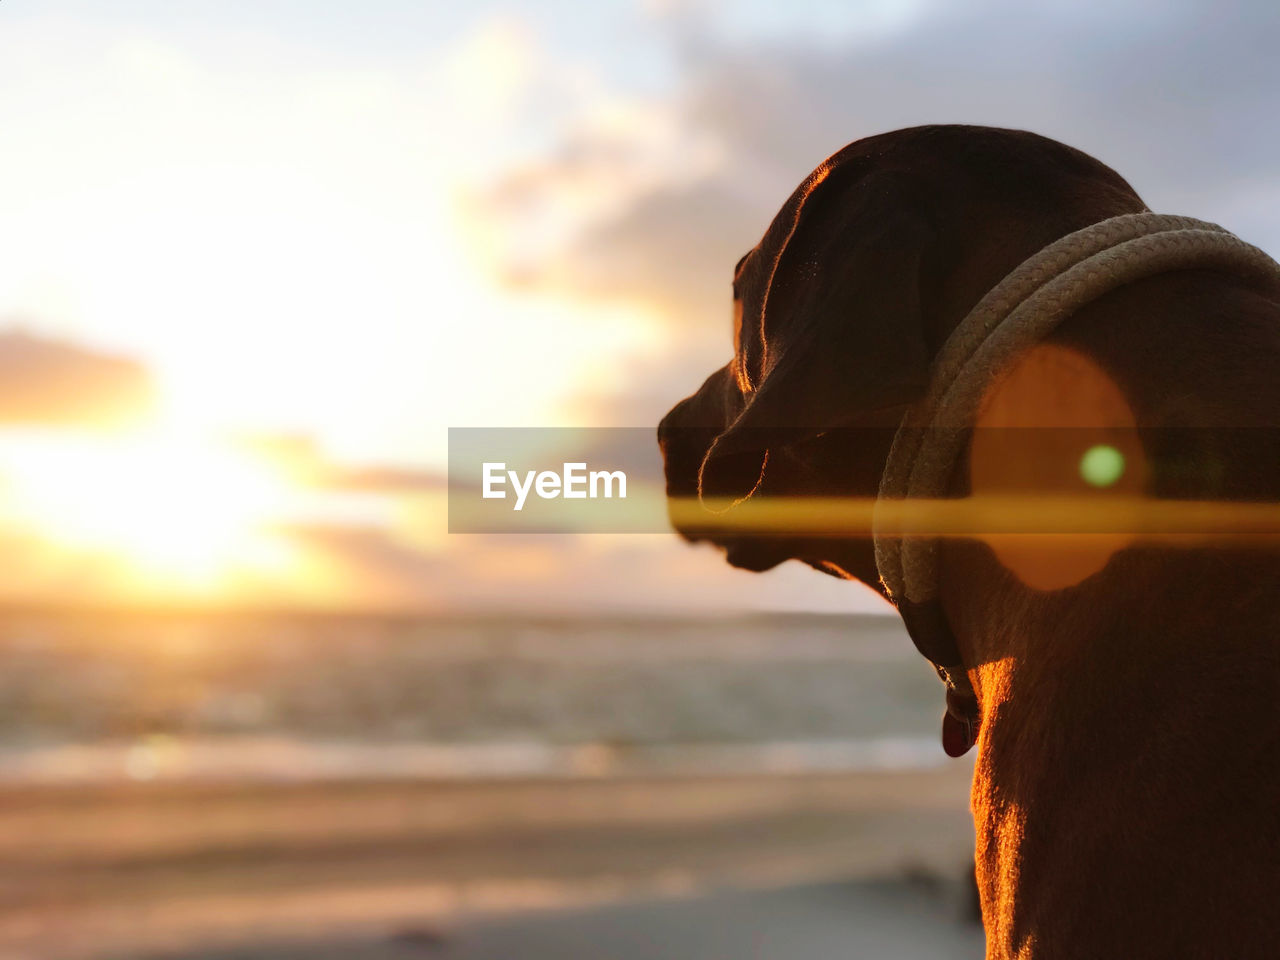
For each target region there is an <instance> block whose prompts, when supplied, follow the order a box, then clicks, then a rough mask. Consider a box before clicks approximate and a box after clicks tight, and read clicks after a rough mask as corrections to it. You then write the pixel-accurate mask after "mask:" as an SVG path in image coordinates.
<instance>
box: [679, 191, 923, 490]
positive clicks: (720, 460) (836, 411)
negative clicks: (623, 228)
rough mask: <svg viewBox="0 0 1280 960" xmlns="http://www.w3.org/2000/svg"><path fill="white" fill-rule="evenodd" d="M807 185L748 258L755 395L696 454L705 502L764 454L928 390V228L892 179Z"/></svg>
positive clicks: (747, 330)
mask: <svg viewBox="0 0 1280 960" xmlns="http://www.w3.org/2000/svg"><path fill="white" fill-rule="evenodd" d="M820 172H821V168H820V170H819V173H820ZM815 178H818V174H815V176H814V177H813V178H810V181H808V182H806V184H805V186H803V187H802V188H801V190H800V191H797V194H796V196H795V197H793V198H792V201H790V202H789V203H788V206H787V207H784V208H783V211H782V213H780V214H779V217H778V220H775V221H774V225H773V226H772V227H770V231H769V234H766V236H765V239H764V241H762V243H761V245H760V247H759V248H757V250H756V252H755V255H756V256H757V257H759V258H760V262H758V263H757V264H755V267H756V274H757V276H758V277H759V278H760V279H759V280H758V281H757V282H756V283H755V284H754V287H755V288H754V289H750V288H749V289H746V290H744V291H743V296H742V300H743V302H742V307H743V321H742V322H743V324H744V332H743V338H744V341H746V342H747V343H748V348H747V349H746V350H743V351H741V353H746V354H750V353H754V354H755V356H756V358H757V359H756V361H755V362H754V364H753V365H754V366H756V367H757V368H758V369H757V370H756V371H749V372H748V374H747V379H751V373H752V372H754V373H755V374H756V386H755V389H754V390H750V391H749V392H748V395H747V397H746V404H745V406H744V408H743V410H742V412H741V413H740V414H739V415H738V417H737V418H736V419H735V420H734V421H733V422H732V424H730V425H729V427H728V428H727V429H726V430H725V431H724V432H723V433H722V434H721V435H720V436H719V437H717V438H716V440H715V442H714V443H713V444H712V446H711V448H710V450H708V451H707V455H706V457H705V459H704V460H703V464H702V470H701V471H700V473H701V478H702V484H701V486H702V489H703V490H704V492H705V491H709V490H713V489H714V490H716V491H717V492H723V491H724V489H725V487H726V486H727V485H728V484H727V483H726V481H728V478H729V477H730V476H732V477H735V478H738V484H739V485H741V478H742V477H743V476H744V475H752V476H755V477H759V476H762V475H763V470H764V469H765V467H766V464H767V451H768V449H769V448H770V447H773V446H781V445H785V444H787V443H792V442H794V441H796V440H800V439H804V438H806V437H811V436H816V435H817V434H819V433H822V432H823V431H825V430H828V429H831V428H833V427H836V426H840V425H842V424H845V423H850V422H856V421H859V420H861V419H863V418H864V417H865V416H866V415H867V414H870V413H873V412H874V411H877V410H882V409H884V408H887V407H893V406H897V405H900V404H904V403H908V402H910V401H912V400H914V399H916V398H918V397H919V396H920V395H921V394H922V393H923V392H924V389H925V385H926V383H927V381H928V370H929V359H930V358H929V350H928V347H927V346H926V343H925V337H924V332H923V317H922V299H923V291H922V284H923V283H924V279H923V273H924V270H925V265H926V262H927V259H928V257H929V254H930V248H931V243H932V237H933V231H932V229H931V228H930V226H929V224H928V222H927V221H926V220H925V218H924V217H923V216H922V215H920V214H919V213H918V212H917V210H916V209H915V205H914V204H913V203H912V202H911V200H910V196H909V195H910V191H909V190H908V189H907V188H906V187H904V186H903V185H902V184H901V183H900V182H898V181H897V180H896V179H895V178H893V177H892V176H889V175H883V174H873V175H871V176H862V177H859V178H858V179H857V180H856V182H854V183H847V182H845V183H842V182H841V181H842V180H846V179H847V178H846V177H841V176H840V175H839V171H833V172H832V173H831V175H830V176H825V177H822V178H820V179H817V182H816V183H814V182H812V181H813V180H815ZM792 211H793V216H792V217H790V218H788V216H787V215H788V213H789V212H792ZM780 228H781V229H780ZM775 233H780V234H781V236H780V237H779V238H778V239H776V240H775V241H774V242H775V243H776V245H777V247H776V249H777V252H776V255H775V256H774V257H773V259H772V263H771V264H770V263H769V256H768V249H769V246H770V240H771V236H773V235H775ZM750 325H754V328H753V327H752V326H750ZM738 362H739V363H740V364H741V363H744V362H749V361H744V359H743V356H742V355H740V356H739V360H738ZM753 471H754V473H753ZM713 478H718V479H713ZM750 490H751V487H750V485H748V486H747V488H746V489H742V490H739V491H738V492H737V494H736V495H737V496H746V495H749V493H750Z"/></svg>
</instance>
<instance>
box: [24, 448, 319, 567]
mask: <svg viewBox="0 0 1280 960" xmlns="http://www.w3.org/2000/svg"><path fill="white" fill-rule="evenodd" d="M0 461H2V462H3V468H4V477H5V481H6V483H7V487H8V489H7V491H6V494H7V495H6V497H5V500H6V509H7V510H9V511H11V512H12V514H13V515H14V516H15V517H17V518H20V522H21V523H22V525H23V526H24V527H26V528H29V529H31V530H32V531H34V532H35V533H37V534H39V535H40V536H42V537H45V538H48V539H49V540H52V541H54V542H55V543H57V544H59V545H62V546H66V547H70V548H79V549H90V550H95V551H102V552H106V553H109V554H111V555H112V556H113V557H114V558H116V559H118V560H119V561H120V563H121V564H122V565H123V566H125V567H126V568H128V569H130V570H132V571H133V572H135V573H136V574H137V575H139V576H144V577H146V578H148V579H149V580H151V581H152V582H154V583H155V584H157V585H159V584H168V585H174V586H186V587H204V588H214V587H217V586H218V585H219V584H220V582H221V581H222V580H223V579H224V578H225V577H226V575H228V574H229V573H232V572H235V571H237V570H243V569H246V568H253V569H269V570H283V569H284V568H287V567H288V566H289V565H290V564H291V563H292V562H293V560H294V558H293V557H292V556H291V548H290V546H289V545H288V544H287V543H286V542H284V541H282V540H281V539H280V538H279V537H275V536H273V535H272V534H271V532H270V530H269V529H268V527H269V526H270V524H271V522H272V521H279V520H280V518H281V515H282V511H283V510H284V508H285V506H286V503H287V500H288V495H289V489H288V486H287V484H286V482H285V480H284V478H283V477H281V476H280V475H278V473H276V472H274V471H273V470H272V468H271V467H270V466H269V465H268V464H266V463H265V462H261V461H259V460H256V459H255V458H254V457H253V456H252V455H251V454H249V453H246V452H244V451H241V450H237V449H236V448H235V447H233V446H231V445H227V444H219V443H217V442H214V441H210V440H197V439H189V438H183V437H173V436H165V435H153V434H128V435H106V434H98V435H90V434H83V433H80V434H70V435H68V434H60V435H49V434H45V435H30V436H23V437H9V438H5V439H4V441H3V442H2V443H0Z"/></svg>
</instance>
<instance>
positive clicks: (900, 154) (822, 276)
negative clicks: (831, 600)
mask: <svg viewBox="0 0 1280 960" xmlns="http://www.w3.org/2000/svg"><path fill="white" fill-rule="evenodd" d="M1143 209H1144V206H1143V204H1142V201H1141V200H1140V199H1139V198H1138V196H1137V195H1136V194H1135V193H1134V192H1133V190H1132V189H1131V188H1130V187H1129V185H1128V184H1127V183H1125V181H1124V180H1123V179H1122V178H1121V177H1120V176H1119V175H1118V174H1116V173H1115V172H1114V171H1112V170H1111V169H1110V168H1108V167H1106V166H1105V165H1103V164H1101V163H1099V162H1098V161H1096V160H1094V159H1093V158H1091V157H1089V156H1087V155H1086V154H1083V153H1080V152H1079V151H1077V150H1073V149H1072V148H1070V147H1067V146H1064V145H1063V144H1060V143H1057V142H1055V141H1052V140H1047V139H1045V138H1043V137H1038V136H1035V135H1033V134H1028V133H1023V132H1020V131H1009V130H994V129H990V128H983V127H962V126H944V127H918V128H913V129H910V130H902V131H897V132H895V133H890V134H883V135H881V136H877V137H871V138H868V139H866V140H861V141H858V142H856V143H853V144H851V145H849V146H848V147H845V148H844V149H843V150H841V151H840V152H839V153H837V154H835V155H834V156H832V157H831V158H829V159H828V160H827V161H826V162H824V163H823V164H822V165H821V166H819V167H818V168H817V169H816V170H815V171H814V172H813V173H812V174H810V175H809V177H808V178H806V179H805V181H804V182H803V183H802V184H801V185H800V186H799V188H797V190H796V191H795V192H794V193H793V194H792V195H791V197H790V198H789V199H788V200H787V202H786V204H785V205H784V206H783V208H782V210H781V211H780V212H779V213H778V215H777V217H775V218H774V220H773V222H772V223H771V224H770V226H769V228H768V230H767V231H766V233H765V235H764V238H763V239H762V240H761V241H760V243H759V244H758V245H757V246H756V247H755V249H753V250H752V251H750V252H749V253H748V254H747V255H746V256H744V257H743V258H742V259H741V260H740V261H739V262H738V264H737V267H736V268H735V269H734V273H733V308H734V322H733V350H734V353H733V359H732V360H731V361H730V362H729V363H728V364H727V365H725V366H724V367H722V368H721V369H720V370H717V371H716V372H715V373H713V374H712V375H711V376H710V377H709V378H708V379H707V381H706V382H705V383H704V384H703V385H702V388H701V389H700V390H699V391H698V392H697V393H695V394H694V395H693V396H691V397H689V398H688V399H686V400H684V401H683V402H681V403H680V404H678V405H677V406H676V407H675V408H674V409H673V410H672V411H671V412H670V413H668V414H667V416H666V417H665V418H664V419H663V421H662V424H661V425H660V426H659V428H658V438H659V445H660V446H661V448H662V453H663V457H664V460H665V464H666V476H667V494H668V496H669V497H672V498H692V499H703V500H706V499H710V498H715V499H716V500H717V501H718V502H720V503H724V502H732V501H734V500H740V499H742V498H746V497H770V496H786V497H796V496H821V497H830V496H838V497H867V498H870V497H874V496H875V495H876V492H877V489H878V484H879V479H880V474H881V472H882V470H883V468H884V462H885V458H886V456H887V453H888V449H889V445H890V443H891V441H892V437H893V432H894V429H895V428H896V425H897V423H898V422H899V420H900V419H901V416H902V414H903V413H904V412H905V410H906V408H907V406H908V405H909V404H911V403H912V402H913V401H915V400H916V399H917V398H919V396H920V395H921V394H922V393H923V391H924V389H925V387H926V384H927V383H928V378H929V368H930V363H931V360H932V358H933V355H934V354H935V352H936V351H937V349H938V348H939V346H940V345H941V343H942V342H943V341H944V340H945V338H946V336H947V334H948V333H949V332H950V330H951V329H952V328H953V327H954V326H955V324H956V323H958V322H959V320H960V319H961V318H962V317H963V316H964V314H965V313H966V312H967V311H968V309H969V308H970V307H971V306H972V305H973V304H974V303H976V302H977V300H978V299H979V298H980V297H981V295H982V294H983V293H984V292H985V291H986V290H987V289H988V288H990V287H991V286H992V285H994V284H995V283H996V282H997V281H999V280H1000V278H1001V277H1003V276H1004V275H1005V274H1006V273H1007V272H1008V271H1009V270H1010V269H1012V268H1013V267H1014V266H1015V265H1017V263H1019V262H1020V261H1021V260H1022V259H1024V258H1025V257H1027V256H1029V255H1030V254H1031V253H1033V252H1035V251H1036V250H1038V249H1039V248H1040V247H1042V246H1044V245H1045V244H1047V243H1049V242H1051V241H1052V240H1054V239H1056V238H1058V237H1060V236H1063V235H1065V234H1066V233H1069V232H1071V231H1072V230H1076V229H1079V228H1080V227H1083V226H1085V225H1087V224H1090V223H1094V222H1096V221H1098V220H1102V219H1105V218H1106V217H1109V216H1115V215H1117V214H1120V213H1132V212H1137V211H1140V210H1143ZM677 529H678V530H679V531H680V533H681V534H682V535H684V536H685V537H686V538H688V539H690V540H710V541H712V542H714V543H717V544H719V545H720V546H722V547H723V548H724V549H725V550H726V554H727V559H728V561H729V562H730V563H731V564H733V565H735V566H739V567H743V568H746V569H750V570H765V569H768V568H770V567H772V566H775V565H777V564H778V563H781V562H782V561H784V560H787V559H791V558H798V559H800V560H803V561H804V562H806V563H808V564H810V565H811V566H814V567H816V568H818V569H821V570H823V571H825V572H828V573H832V574H835V575H837V576H846V577H856V578H857V579H860V580H862V581H864V582H866V583H868V584H870V585H872V586H876V587H878V585H879V584H878V577H877V575H876V571H875V563H874V558H873V553H872V550H871V546H870V539H869V537H868V536H866V535H853V536H840V537H827V536H823V537H812V536H801V535H798V534H796V533H793V532H789V531H787V530H785V529H783V530H775V531H771V532H770V533H769V534H768V535H757V534H752V535H741V534H729V533H724V532H719V531H718V530H717V527H716V522H715V518H714V516H712V515H711V514H710V513H708V515H707V517H706V522H705V523H688V522H684V523H678V524H677Z"/></svg>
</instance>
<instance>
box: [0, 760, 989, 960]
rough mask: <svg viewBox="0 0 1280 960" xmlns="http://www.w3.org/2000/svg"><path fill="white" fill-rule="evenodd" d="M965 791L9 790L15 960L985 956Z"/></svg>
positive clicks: (645, 781)
mask: <svg viewBox="0 0 1280 960" xmlns="http://www.w3.org/2000/svg"><path fill="white" fill-rule="evenodd" d="M968 777H969V770H968V767H967V765H965V764H954V765H945V766H939V767H936V768H933V769H928V770H918V771H881V772H862V773H825V774H811V775H803V776H786V777H781V776H776V775H741V776H716V777H706V778H702V777H693V776H671V777H647V776H610V777H546V778H528V779H515V778H504V779H491V780H466V781H454V782H445V781H422V780H417V781H414V780H390V781H377V780H365V781H355V782H352V781H344V782H312V783H278V784H269V783H255V784H242V783H241V784H237V783H221V784H219V783H200V782H190V781H179V782H152V783H145V782H141V783H103V784H81V785H77V786H56V787H50V786H40V787H36V786H32V787H25V788H23V787H10V788H7V789H6V790H5V791H4V793H3V794H2V795H0V864H3V866H2V867H0V870H2V871H3V872H2V874H0V957H40V958H48V960H88V958H120V960H123V958H135V957H137V958H141V957H155V958H159V957H168V958H197V957H201V958H209V960H212V958H219V960H222V958H226V960H231V958H237V960H247V958H249V957H257V958H264V960H275V958H279V960H284V958H293V957H302V956H308V957H329V956H332V957H370V958H383V957H386V958H388V960H390V958H396V957H410V956H442V957H456V958H479V957H489V958H501V957H532V958H538V957H548V958H550V957H565V958H570V957H601V956H609V957H618V958H625V960H629V958H633V957H634V958H640V957H712V956H758V957H773V956H778V957H782V956H786V957H792V958H795V957H800V958H803V957H810V956H813V957H818V956H832V955H837V953H838V955H841V956H858V955H866V956H904V957H907V956H947V957H950V956H955V957H977V956H980V955H981V949H980V942H981V933H980V931H979V930H978V929H977V928H976V927H973V926H969V925H966V924H965V923H963V922H962V920H961V917H962V915H963V913H964V910H965V905H966V892H965V890H964V886H963V882H962V877H963V869H964V866H965V863H966V861H967V857H968V853H969V845H970V836H971V834H970V827H969V823H968V819H967V811H966V806H965V799H964V798H965V794H966V791H967V787H968ZM833 951H836V952H833ZM859 951H866V952H865V953H860V952H859Z"/></svg>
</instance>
